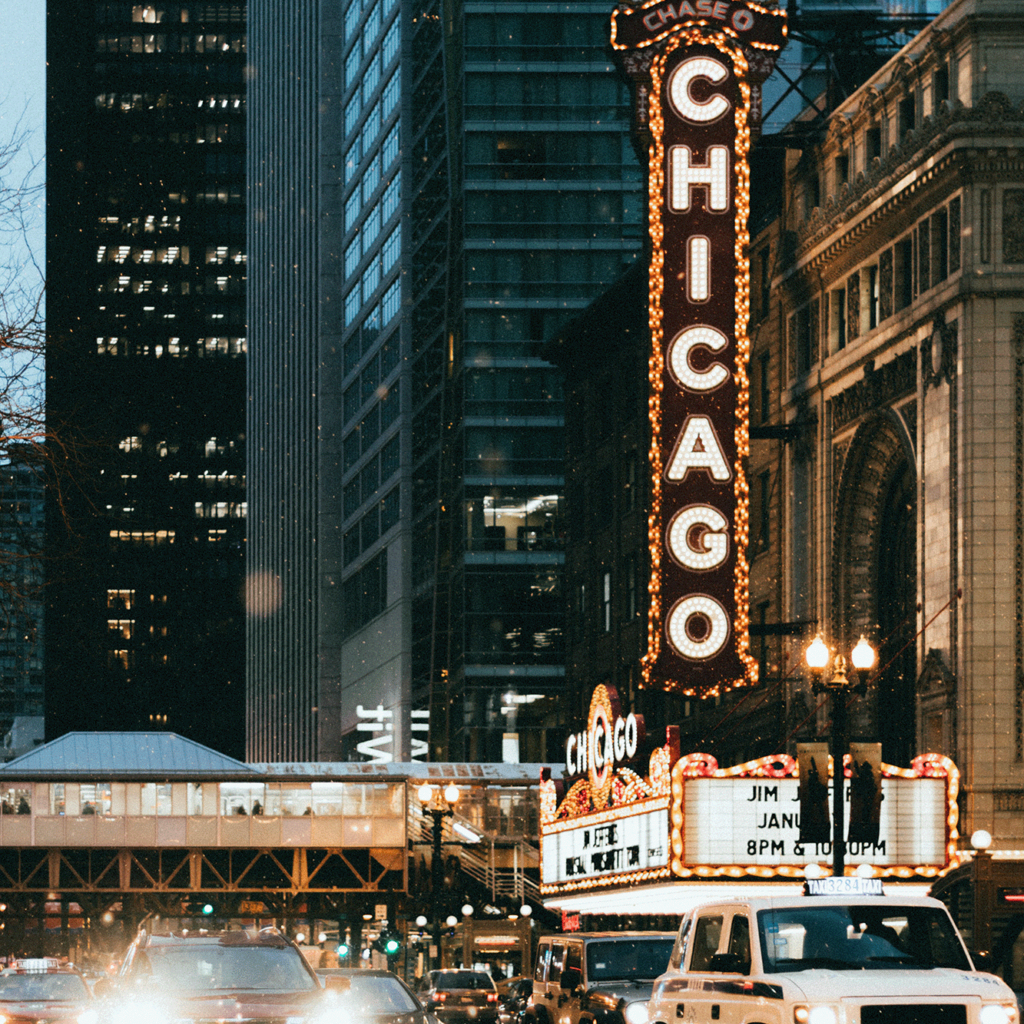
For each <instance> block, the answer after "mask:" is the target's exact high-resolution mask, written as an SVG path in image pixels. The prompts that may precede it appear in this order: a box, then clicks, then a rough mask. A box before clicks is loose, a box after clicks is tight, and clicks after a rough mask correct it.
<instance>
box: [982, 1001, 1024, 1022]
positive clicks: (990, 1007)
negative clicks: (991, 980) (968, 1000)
mask: <svg viewBox="0 0 1024 1024" xmlns="http://www.w3.org/2000/svg"><path fill="white" fill-rule="evenodd" d="M978 1020H979V1021H980V1022H981V1024H1015V1022H1016V1020H1017V1005H1016V1003H982V1004H981V1012H980V1013H979V1014H978Z"/></svg>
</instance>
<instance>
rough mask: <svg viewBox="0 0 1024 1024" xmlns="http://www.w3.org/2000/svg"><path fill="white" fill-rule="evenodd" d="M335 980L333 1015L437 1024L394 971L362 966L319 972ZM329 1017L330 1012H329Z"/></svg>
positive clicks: (375, 1022)
mask: <svg viewBox="0 0 1024 1024" xmlns="http://www.w3.org/2000/svg"><path fill="white" fill-rule="evenodd" d="M316 973H317V974H318V975H319V976H320V977H322V978H324V979H325V980H332V991H333V994H334V997H335V998H334V1001H333V1003H332V1007H333V1009H332V1011H331V1014H336V1013H338V1011H340V1012H341V1016H340V1017H338V1018H336V1019H338V1020H339V1021H340V1020H344V1021H361V1022H363V1021H365V1022H367V1024H437V1018H436V1017H435V1016H434V1015H433V1014H432V1013H429V1012H428V1011H427V1009H426V1008H425V1007H424V1006H423V1004H422V1003H421V1002H420V1001H419V999H417V998H416V996H415V995H414V994H413V992H412V990H411V989H410V988H409V986H408V985H406V983H405V982H404V981H402V979H401V978H399V977H398V975H396V974H392V973H391V971H378V970H369V969H365V970H364V969H362V968H359V967H327V968H321V969H320V970H319V971H317V972H316ZM329 1019H330V1015H329Z"/></svg>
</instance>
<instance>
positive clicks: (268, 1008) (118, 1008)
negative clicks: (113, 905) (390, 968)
mask: <svg viewBox="0 0 1024 1024" xmlns="http://www.w3.org/2000/svg"><path fill="white" fill-rule="evenodd" d="M100 986H102V988H101V990H100V992H98V993H97V994H101V995H102V997H103V1000H104V1003H103V1008H102V1011H101V1017H102V1018H103V1019H104V1020H105V1021H107V1022H109V1024H135V1022H137V1021H139V1020H147V1021H148V1022H149V1024H165V1021H164V1020H162V1019H161V1020H155V1019H154V1008H158V1012H157V1016H158V1017H160V1018H166V1024H180V1022H189V1021H223V1020H230V1021H231V1022H232V1024H235V1022H240V1024H244V1022H246V1021H260V1022H261V1024H285V1022H286V1021H287V1022H289V1024H304V1020H303V1019H304V1018H305V1017H307V1016H313V1015H314V1014H317V1013H319V1012H320V1011H321V1010H322V1009H324V1008H325V1003H324V995H325V993H324V990H323V988H322V987H321V983H320V980H319V978H317V976H316V975H315V974H314V973H313V971H312V970H311V969H310V967H309V965H308V964H307V963H306V961H305V959H304V958H303V956H302V954H301V953H300V952H299V949H298V947H297V946H295V944H294V943H292V942H289V941H288V939H287V938H286V937H285V936H284V935H282V934H281V933H280V932H279V931H277V930H276V929H270V928H267V929H263V930H262V931H259V932H256V933H255V934H253V933H249V932H245V931H231V932H195V933H189V934H184V935H178V934H171V935H149V934H147V933H145V932H141V933H140V934H139V936H138V937H137V938H136V939H135V941H134V942H133V943H132V944H131V945H130V946H129V947H128V951H127V953H126V954H125V958H124V961H123V963H122V965H121V972H120V974H119V975H118V978H117V980H116V981H115V982H111V983H106V984H104V983H102V982H100V983H97V988H98V989H99V988H100ZM328 987H333V986H330V985H329V986H328Z"/></svg>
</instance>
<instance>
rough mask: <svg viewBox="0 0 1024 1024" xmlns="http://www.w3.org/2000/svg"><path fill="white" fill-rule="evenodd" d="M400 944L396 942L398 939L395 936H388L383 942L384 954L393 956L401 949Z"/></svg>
mask: <svg viewBox="0 0 1024 1024" xmlns="http://www.w3.org/2000/svg"><path fill="white" fill-rule="evenodd" d="M401 945H402V944H401V943H400V942H399V941H398V937H397V936H395V935H389V936H388V937H387V938H386V939H385V940H384V952H385V953H386V954H387V955H388V956H394V955H395V954H396V953H397V952H398V950H399V949H400V948H401Z"/></svg>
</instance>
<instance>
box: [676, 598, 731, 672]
mask: <svg viewBox="0 0 1024 1024" xmlns="http://www.w3.org/2000/svg"><path fill="white" fill-rule="evenodd" d="M698 616H699V617H700V618H702V619H703V620H704V622H705V623H706V624H707V627H708V628H707V631H706V633H705V634H704V636H702V637H700V638H699V639H695V638H694V637H693V636H691V634H690V630H689V628H688V627H689V624H690V620H691V619H693V618H695V617H698ZM665 631H666V633H667V634H668V639H669V643H671V644H672V646H673V647H674V648H675V649H676V650H677V651H678V652H679V653H680V654H681V655H682V656H683V657H684V658H689V659H690V660H691V661H706V660H707V659H708V658H713V657H714V656H715V655H716V654H717V653H718V652H719V651H720V650H721V649H722V648H723V647H724V646H725V644H726V641H727V640H728V639H729V616H728V615H727V614H726V612H725V609H724V608H723V607H722V606H721V605H720V604H719V603H718V601H716V600H715V599H714V598H713V597H709V596H708V595H707V594H691V595H690V596H689V597H684V598H683V599H682V600H681V601H678V602H676V604H675V605H673V607H672V610H671V611H670V612H669V613H668V619H667V620H666V622H665Z"/></svg>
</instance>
